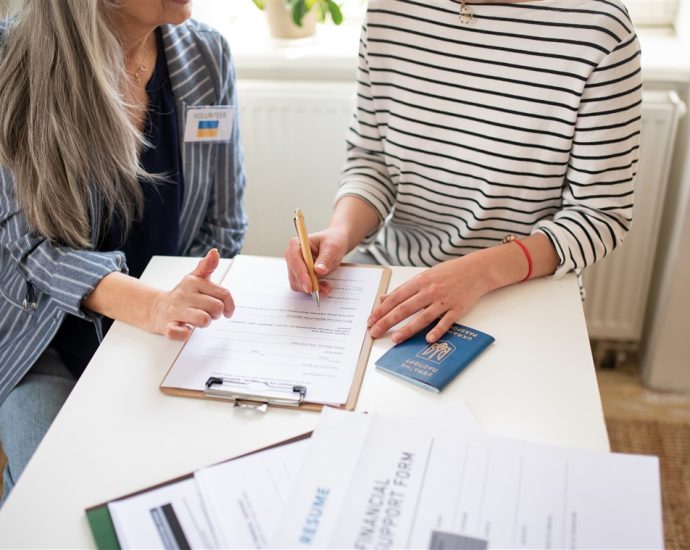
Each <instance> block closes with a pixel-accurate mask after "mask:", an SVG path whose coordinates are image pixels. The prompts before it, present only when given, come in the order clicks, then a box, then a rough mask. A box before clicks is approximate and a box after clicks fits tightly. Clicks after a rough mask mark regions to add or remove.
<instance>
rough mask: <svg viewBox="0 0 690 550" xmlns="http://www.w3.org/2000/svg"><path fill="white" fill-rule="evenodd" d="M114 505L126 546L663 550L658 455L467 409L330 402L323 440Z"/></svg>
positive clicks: (320, 431)
mask: <svg viewBox="0 0 690 550" xmlns="http://www.w3.org/2000/svg"><path fill="white" fill-rule="evenodd" d="M109 511H110V514H111V517H112V519H113V524H114V526H115V529H116V532H117V536H118V540H119V542H120V544H121V545H122V546H123V547H144V546H146V547H165V548H186V547H187V548H196V547H199V548H201V547H204V548H211V547H223V548H227V547H242V548H266V547H276V548H301V547H307V548H311V547H313V548H327V547H331V548H333V547H335V548H433V549H436V548H439V549H440V548H460V549H463V548H478V549H481V548H566V547H567V548H660V547H663V531H662V520H661V495H660V488H659V466H658V459H657V458H655V457H648V456H644V457H643V456H634V455H620V454H611V453H600V452H591V451H582V450H577V449H566V448H559V447H553V446H548V445H540V444H535V443H528V442H523V441H516V440H511V439H507V438H502V437H496V436H491V435H488V434H486V433H484V432H482V430H481V429H480V428H479V426H478V425H477V423H476V422H475V421H474V420H473V419H472V417H471V415H470V414H469V413H468V412H467V410H466V409H465V408H464V407H463V406H462V405H460V404H457V405H456V406H452V407H443V408H440V409H438V410H434V411H431V412H427V413H425V414H422V415H416V416H409V417H386V416H379V415H375V414H369V415H367V414H358V413H351V412H345V411H340V410H335V409H328V408H327V409H324V411H323V412H322V416H321V419H320V422H319V425H318V427H317V429H316V430H315V432H314V433H313V435H312V437H311V438H310V439H305V440H302V441H301V442H298V443H292V444H288V445H281V446H278V447H275V448H273V449H271V450H268V451H262V452H259V453H255V454H251V455H248V456H246V457H243V458H239V459H236V460H232V461H229V462H226V463H223V464H220V465H216V466H212V467H210V468H205V469H203V470H200V471H199V472H196V473H195V475H194V477H190V478H188V479H186V480H184V481H181V482H178V483H175V484H173V485H169V486H166V487H163V488H159V489H156V490H153V491H148V492H145V493H143V494H140V495H137V496H134V497H130V498H127V499H123V500H119V501H116V502H113V503H110V504H109Z"/></svg>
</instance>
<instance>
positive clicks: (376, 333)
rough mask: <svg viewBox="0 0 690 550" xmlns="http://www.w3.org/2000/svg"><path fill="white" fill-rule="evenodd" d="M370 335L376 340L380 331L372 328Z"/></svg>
mask: <svg viewBox="0 0 690 550" xmlns="http://www.w3.org/2000/svg"><path fill="white" fill-rule="evenodd" d="M371 335H372V336H373V337H374V338H378V337H379V336H381V329H380V328H378V327H374V328H372V329H371Z"/></svg>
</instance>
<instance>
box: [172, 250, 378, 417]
mask: <svg viewBox="0 0 690 550" xmlns="http://www.w3.org/2000/svg"><path fill="white" fill-rule="evenodd" d="M389 279H390V269H389V268H386V267H381V266H364V265H343V266H341V267H340V268H338V269H337V270H336V271H334V272H333V273H332V274H331V275H329V276H328V277H327V280H328V281H329V282H330V284H331V286H332V289H333V290H332V292H331V293H330V294H329V296H327V297H324V299H323V300H321V304H320V306H317V305H316V304H315V303H314V302H313V300H312V298H311V296H310V295H309V294H306V293H303V292H295V291H293V290H291V289H290V286H289V283H288V275H287V266H286V264H285V260H283V259H282V258H266V257H258V256H238V257H236V258H235V259H234V260H233V263H232V266H231V267H230V269H229V270H228V273H227V274H226V276H225V278H224V279H223V283H222V284H223V285H224V286H225V287H227V288H228V289H229V290H230V292H231V293H232V296H233V299H234V301H235V312H234V314H233V315H232V317H231V318H229V319H225V318H221V319H218V320H216V321H214V322H213V323H212V324H211V325H210V326H209V327H208V328H205V329H196V330H195V331H194V332H193V333H192V335H191V337H190V339H189V340H188V341H187V343H186V344H185V345H184V347H183V348H182V350H181V352H180V353H179V355H178V356H177V358H176V359H175V362H174V363H173V365H172V367H171V368H170V370H169V372H168V374H167V375H166V377H165V379H164V380H163V383H162V384H161V390H162V391H163V392H165V393H171V394H175V395H187V396H192V397H208V398H225V399H229V400H231V401H234V402H235V404H238V405H249V406H254V407H257V406H262V407H264V408H265V406H266V405H267V404H273V405H284V406H303V407H305V408H319V407H321V406H322V405H324V404H328V405H332V406H336V407H342V408H346V409H352V408H354V406H355V403H356V400H357V396H358V394H359V388H360V386H361V382H362V377H363V376H364V371H365V369H366V363H367V359H368V356H369V351H370V350H371V345H372V339H371V336H370V335H369V332H368V330H367V318H368V317H369V314H370V312H371V310H372V309H373V307H374V305H375V304H376V302H377V298H378V297H379V296H380V295H381V294H382V293H383V292H384V291H385V289H386V288H387V286H388V281H389Z"/></svg>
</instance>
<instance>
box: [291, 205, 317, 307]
mask: <svg viewBox="0 0 690 550" xmlns="http://www.w3.org/2000/svg"><path fill="white" fill-rule="evenodd" d="M295 228H296V229H297V238H298V239H299V245H300V250H301V252H302V258H303V260H304V263H305V264H306V266H307V271H308V272H309V278H310V279H311V290H310V292H311V297H312V298H314V302H316V306H317V307H320V299H319V280H318V279H317V278H316V273H314V259H313V258H312V255H311V247H310V246H309V232H308V231H307V226H306V224H305V223H304V214H302V211H301V210H300V209H299V208H298V209H296V210H295Z"/></svg>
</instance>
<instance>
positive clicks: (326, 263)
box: [314, 243, 342, 277]
mask: <svg viewBox="0 0 690 550" xmlns="http://www.w3.org/2000/svg"><path fill="white" fill-rule="evenodd" d="M341 260H342V257H341V256H340V254H339V253H337V252H336V249H335V248H334V247H332V246H329V245H328V244H327V243H324V244H323V246H322V247H321V249H320V250H319V255H318V257H317V258H316V260H315V261H314V271H315V272H316V274H317V275H319V276H321V277H323V276H324V275H327V274H328V273H330V272H331V271H333V270H334V269H335V268H336V267H338V266H339V265H340V261H341Z"/></svg>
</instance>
